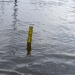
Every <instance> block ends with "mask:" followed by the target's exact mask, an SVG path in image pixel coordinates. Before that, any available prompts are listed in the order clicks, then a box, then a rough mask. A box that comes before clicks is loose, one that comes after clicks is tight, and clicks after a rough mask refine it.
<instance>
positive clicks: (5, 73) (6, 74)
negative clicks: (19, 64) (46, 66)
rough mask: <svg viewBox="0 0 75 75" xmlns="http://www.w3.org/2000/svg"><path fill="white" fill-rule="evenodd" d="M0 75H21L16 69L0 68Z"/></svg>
mask: <svg viewBox="0 0 75 75" xmlns="http://www.w3.org/2000/svg"><path fill="white" fill-rule="evenodd" d="M0 75H23V74H21V73H19V72H17V71H13V70H5V69H0Z"/></svg>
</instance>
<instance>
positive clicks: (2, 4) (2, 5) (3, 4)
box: [1, 0, 5, 14]
mask: <svg viewBox="0 0 75 75" xmlns="http://www.w3.org/2000/svg"><path fill="white" fill-rule="evenodd" d="M2 1H3V2H1V11H2V14H4V6H5V3H4V0H2Z"/></svg>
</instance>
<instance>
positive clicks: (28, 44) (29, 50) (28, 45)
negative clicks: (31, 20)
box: [27, 26, 33, 55]
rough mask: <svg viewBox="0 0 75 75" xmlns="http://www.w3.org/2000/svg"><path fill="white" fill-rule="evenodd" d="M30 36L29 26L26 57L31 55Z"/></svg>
mask: <svg viewBox="0 0 75 75" xmlns="http://www.w3.org/2000/svg"><path fill="white" fill-rule="evenodd" d="M32 34H33V27H32V26H29V31H28V38H27V55H30V54H31V42H32Z"/></svg>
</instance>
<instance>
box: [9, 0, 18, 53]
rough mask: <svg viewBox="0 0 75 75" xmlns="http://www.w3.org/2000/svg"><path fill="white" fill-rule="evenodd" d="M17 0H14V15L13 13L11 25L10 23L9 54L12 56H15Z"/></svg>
mask: <svg viewBox="0 0 75 75" xmlns="http://www.w3.org/2000/svg"><path fill="white" fill-rule="evenodd" d="M17 6H18V5H17V0H15V3H14V8H13V10H14V13H13V23H12V28H13V29H12V34H11V41H10V45H11V52H12V53H13V54H15V52H16V51H17V43H16V42H17V26H16V24H17V14H18V13H17V11H18V8H17Z"/></svg>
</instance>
